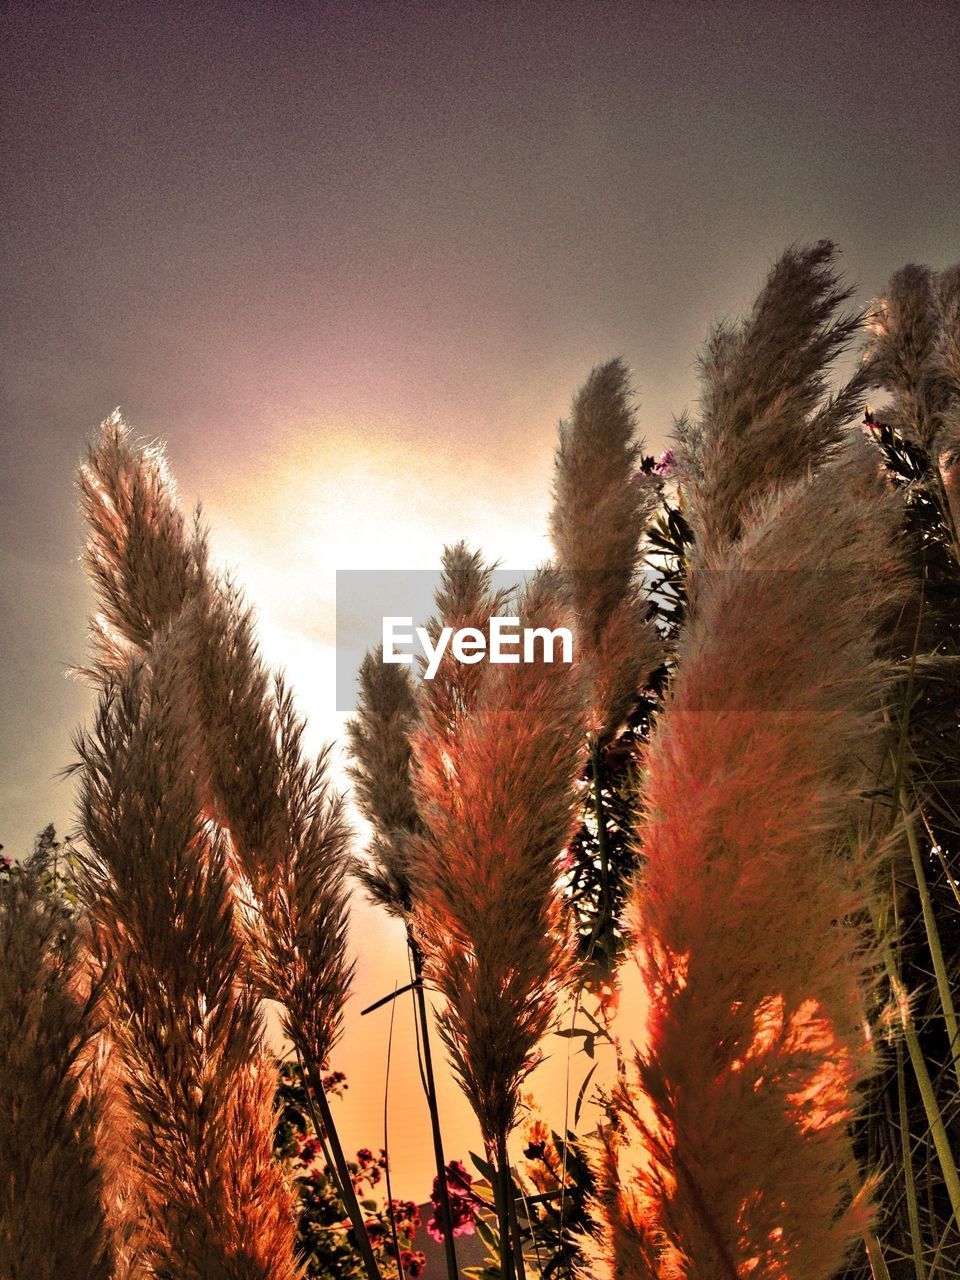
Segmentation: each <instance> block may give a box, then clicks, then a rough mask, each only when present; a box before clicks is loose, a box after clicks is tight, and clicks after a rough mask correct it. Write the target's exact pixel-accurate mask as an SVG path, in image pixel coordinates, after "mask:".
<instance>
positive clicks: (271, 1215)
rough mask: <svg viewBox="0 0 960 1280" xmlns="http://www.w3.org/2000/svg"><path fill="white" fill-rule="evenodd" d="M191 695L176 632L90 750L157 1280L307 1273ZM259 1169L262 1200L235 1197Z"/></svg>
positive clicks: (92, 865)
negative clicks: (298, 1261)
mask: <svg viewBox="0 0 960 1280" xmlns="http://www.w3.org/2000/svg"><path fill="white" fill-rule="evenodd" d="M182 687H183V685H182V673H181V671H180V670H179V659H178V656H177V644H176V641H175V639H174V638H173V637H172V636H163V637H161V638H160V639H158V640H155V641H154V646H153V650H152V654H151V660H150V663H149V664H148V663H145V662H143V661H142V660H134V661H131V662H130V663H129V665H128V667H127V669H126V671H124V672H123V673H122V674H121V675H120V676H118V677H116V678H115V679H113V680H111V681H108V682H107V683H106V684H105V686H104V688H103V690H102V693H101V695H100V700H99V706H98V710H97V715H96V718H95V722H94V725H93V728H92V729H91V730H90V731H89V732H86V733H82V734H81V735H80V736H79V738H78V741H77V750H78V755H79V757H80V762H81V763H80V767H79V777H80V814H81V830H82V834H83V836H84V840H85V842H86V847H87V853H86V854H85V856H84V858H83V863H82V878H81V887H82V892H83V899H84V904H85V906H86V908H87V910H88V912H89V915H90V920H91V925H92V931H93V944H92V945H93V949H94V954H95V956H96V958H97V960H98V961H99V964H100V967H101V968H102V969H103V971H109V973H110V982H109V984H108V988H107V992H108V995H107V999H108V1009H109V1013H110V1027H111V1034H112V1036H113V1038H114V1040H115V1042H116V1045H117V1047H118V1054H119V1057H120V1059H121V1062H122V1083H123V1088H124V1092H125V1094H126V1098H127V1102H128V1106H129V1111H130V1118H131V1127H132V1138H133V1151H132V1152H131V1159H132V1161H133V1163H134V1165H135V1168H136V1170H137V1172H138V1174H139V1176H140V1179H141V1188H142V1201H141V1211H142V1216H143V1220H144V1222H145V1224H146V1228H147V1239H146V1248H145V1255H146V1261H147V1264H148V1267H149V1270H150V1274H152V1275H154V1276H156V1277H158V1280H167V1278H169V1280H194V1278H195V1280H211V1278H212V1277H223V1278H224V1280H227V1278H228V1277H229V1278H230V1280H238V1278H239V1277H244V1278H246V1277H250V1278H251V1280H253V1278H255V1277H258V1276H259V1277H264V1280H266V1278H267V1277H270V1278H271V1280H277V1278H279V1277H290V1280H293V1278H294V1277H295V1276H296V1275H297V1274H298V1268H297V1267H296V1265H295V1263H294V1261H293V1222H292V1205H291V1202H290V1198H289V1194H288V1192H287V1189H286V1187H285V1186H284V1184H283V1182H282V1180H281V1178H280V1174H279V1172H278V1170H277V1169H276V1168H275V1167H274V1166H273V1165H271V1164H270V1163H269V1152H270V1124H269V1120H268V1118H267V1115H266V1114H264V1112H263V1110H262V1107H261V1109H260V1110H259V1111H257V1109H256V1108H255V1107H254V1106H253V1105H252V1098H253V1095H252V1094H251V1092H250V1088H249V1086H248V1083H247V1079H246V1077H247V1073H248V1072H249V1071H250V1070H251V1066H252V1064H253V1063H255V1062H256V1060H257V1059H258V1055H259V1046H260V1040H261V1035H262V1025H261V1021H260V1015H259V1012H258V1008H257V1003H256V1000H255V998H254V997H253V995H252V993H251V992H250V991H249V990H248V989H247V988H246V987H245V986H244V985H243V984H241V983H240V982H238V977H239V975H240V974H241V972H242V966H241V956H242V951H241V942H240V938H239V935H238V931H237V927H236V921H235V917H234V911H233V906H232V901H231V896H230V885H229V878H228V871H227V851H226V847H225V844H224V841H223V840H222V838H221V837H220V836H219V835H218V834H217V833H216V832H215V831H213V830H212V829H211V828H210V827H209V825H208V824H207V823H205V821H204V819H203V816H202V813H201V810H200V804H199V799H198V796H197V792H196V788H195V784H194V778H193V772H192V770H191V766H190V762H191V760H192V759H193V758H194V757H195V751H196V749H195V745H194V743H193V742H192V739H191V733H192V730H191V727H190V724H189V721H188V719H187V717H186V715H185V714H184V706H183V702H182V700H181V698H180V697H179V691H180V689H182ZM254 1153H258V1154H257V1155H256V1158H255V1159H254V1160H253V1161H252V1160H251V1157H252V1156H254ZM241 1166H244V1168H245V1169H246V1172H244V1170H243V1169H241ZM254 1175H255V1178H256V1182H255V1186H252V1187H251V1191H252V1192H253V1193H254V1194H250V1195H247V1196H245V1197H244V1198H243V1199H237V1198H235V1197H234V1195H233V1189H234V1188H235V1186H236V1185H237V1183H238V1181H242V1180H243V1179H244V1178H249V1177H251V1176H254Z"/></svg>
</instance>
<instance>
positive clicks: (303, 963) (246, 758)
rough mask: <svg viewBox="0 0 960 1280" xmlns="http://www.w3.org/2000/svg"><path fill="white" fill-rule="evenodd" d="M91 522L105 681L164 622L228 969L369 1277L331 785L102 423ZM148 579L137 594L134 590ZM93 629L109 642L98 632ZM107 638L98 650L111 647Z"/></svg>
mask: <svg viewBox="0 0 960 1280" xmlns="http://www.w3.org/2000/svg"><path fill="white" fill-rule="evenodd" d="M80 484H81V492H82V494H83V505H84V511H85V514H86V516H87V519H88V523H89V526H90V536H89V540H88V546H87V552H86V561H87V565H88V570H89V572H90V574H91V577H92V578H93V580H94V582H95V584H96V585H97V587H98V589H99V595H100V598H101V616H102V618H103V623H102V624H101V626H100V627H99V629H98V643H97V648H96V658H97V663H98V667H99V669H100V670H101V671H102V672H105V673H107V674H109V673H110V672H112V671H113V670H116V669H122V666H123V663H124V662H125V661H126V662H129V661H131V660H133V659H135V657H136V655H138V654H151V653H152V646H153V645H155V644H156V643H157V637H158V634H161V633H159V632H158V630H157V627H158V626H159V625H160V624H162V623H163V622H164V621H165V620H167V619H173V620H174V621H173V624H172V631H171V635H170V638H169V643H172V644H174V645H175V646H176V647H177V649H178V654H177V660H176V661H175V663H174V664H173V667H172V669H173V670H175V673H176V686H175V687H174V685H173V684H171V686H170V687H169V689H168V690H167V692H168V694H169V696H170V697H171V698H175V699H177V701H178V705H179V706H180V707H181V708H182V709H183V718H184V724H185V725H187V726H188V727H189V732H188V734H187V736H186V738H185V740H184V742H183V744H182V746H183V749H184V750H188V751H190V752H191V753H192V754H191V755H190V757H189V759H190V761H191V764H192V767H193V772H194V777H195V784H194V785H195V790H196V796H197V798H198V802H199V803H200V805H201V808H202V812H203V815H204V818H205V819H206V821H207V822H209V823H213V824H215V831H216V832H217V833H218V834H217V838H218V839H219V840H220V841H221V842H222V848H223V853H222V856H223V860H224V867H225V869H226V874H227V875H228V879H229V882H230V892H231V893H232V894H233V895H234V896H235V897H236V900H237V901H238V903H239V904H240V906H241V908H242V910H241V911H240V914H239V928H240V932H241V935H242V938H243V940H244V944H245V945H244V947H243V951H242V954H241V956H240V957H238V962H239V961H241V960H242V964H241V965H240V968H239V969H238V973H239V972H241V971H242V972H245V973H248V974H249V976H250V978H251V980H252V981H253V982H254V984H255V990H256V994H257V995H259V996H260V997H262V998H268V999H271V1000H275V1001H277V1002H278V1003H279V1004H280V1006H281V1008H282V1011H283V1025H284V1029H285V1031H286V1032H287V1034H288V1035H289V1036H290V1038H291V1040H292V1041H293V1044H294V1045H295V1047H296V1049H297V1052H298V1054H299V1055H300V1058H301V1061H302V1063H303V1067H304V1070H305V1071H306V1072H307V1074H308V1076H309V1078H310V1080H311V1083H312V1084H313V1086H314V1089H315V1092H316V1094H317V1105H318V1107H319V1109H320V1112H321V1116H320V1123H321V1124H322V1127H323V1130H324V1133H323V1137H324V1139H325V1140H326V1141H327V1142H328V1143H329V1144H330V1148H331V1151H332V1160H333V1164H334V1166H335V1171H336V1174H337V1177H338V1182H339V1184H340V1191H341V1195H342V1197H343V1200H344V1204H345V1207H346V1209H347V1211H348V1213H349V1214H350V1217H351V1220H352V1224H353V1227H354V1233H355V1236H356V1238H357V1247H358V1249H359V1250H360V1252H361V1254H362V1255H363V1257H364V1261H365V1264H366V1266H367V1270H368V1274H369V1275H370V1276H371V1277H375V1276H376V1275H377V1274H378V1272H377V1268H376V1263H375V1260H374V1258H373V1254H372V1251H371V1249H370V1243H369V1240H368V1239H367V1235H366V1229H365V1226H364V1221H363V1215H362V1212H361V1210H360V1207H359V1205H358V1203H357V1198H356V1195H355V1193H354V1189H353V1183H352V1180H351V1178H350V1175H349V1171H348V1169H347V1164H346V1159H345V1157H344V1155H343V1151H342V1149H341V1146H340V1142H339V1139H338V1137H337V1134H336V1130H335V1127H334V1124H333V1118H332V1115H331V1114H330V1112H329V1106H328V1103H327V1099H326V1096H325V1094H324V1092H323V1087H322V1069H323V1066H324V1064H325V1063H326V1061H327V1058H328V1057H329V1054H330V1052H331V1050H332V1049H333V1047H334V1045H335V1043H336V1040H337V1038H338V1036H339V1034H340V1031H341V1027H342V1009H343V1005H344V1002H345V1001H346V998H347V995H348V993H349V986H350V979H351V974H352V964H351V963H350V962H349V961H348V960H347V958H346V930H347V890H346V882H345V873H346V867H347V853H348V844H349V840H350V831H349V827H348V824H347V822H346V819H345V815H344V809H343V801H342V799H341V797H339V796H337V795H335V794H334V793H333V791H332V790H331V788H330V786H329V782H328V778H327V756H326V754H323V755H321V757H320V758H319V759H318V760H317V761H314V762H310V761H308V760H307V758H306V757H305V755H304V752H303V750H302V737H303V724H302V722H301V721H300V720H299V718H298V717H297V715H296V713H295V711H294V708H293V703H292V699H291V697H290V695H289V693H288V692H287V690H286V689H285V687H284V685H283V683H282V681H280V680H277V681H275V682H274V681H271V679H270V676H269V674H268V672H267V671H266V669H265V667H264V664H263V662H262V660H261V658H260V655H259V651H258V648H257V644H256V640H255V636H254V623H253V617H252V613H251V611H250V610H249V609H248V608H246V606H245V605H244V603H243V600H242V597H241V595H240V593H239V591H238V590H237V589H236V588H235V587H234V586H233V585H232V584H230V583H228V582H224V581H221V580H219V579H217V578H216V577H215V576H214V575H213V574H212V573H211V571H210V570H209V567H208V565H207V560H206V547H205V538H204V535H203V532H202V530H201V529H200V526H199V522H197V523H196V525H195V527H194V530H193V531H192V532H191V533H188V531H187V527H186V525H185V522H184V521H183V519H182V517H181V516H180V514H179V507H178V504H177V498H176V493H175V491H174V489H173V487H172V483H171V481H170V479H169V477H168V475H167V472H166V467H165V464H164V460H163V457H162V454H160V453H159V451H157V450H153V449H143V448H140V449H138V448H136V447H135V446H133V445H132V444H131V442H130V439H129V435H128V433H127V431H126V428H125V426H124V425H123V423H122V422H121V421H120V420H119V418H117V417H116V416H115V417H114V418H111V419H109V420H108V421H107V422H106V423H105V424H104V426H103V428H102V429H101V434H100V438H99V440H98V441H97V443H96V444H95V446H94V447H93V448H92V449H91V451H90V453H89V455H88V458H87V462H86V464H85V466H84V468H83V469H82V471H81V478H80ZM144 578H146V579H148V580H149V582H150V587H149V590H148V589H145V588H143V587H141V586H140V583H141V580H142V579H144ZM104 636H106V637H107V641H105V640H104V639H103V638H102V637H104ZM108 642H109V643H108Z"/></svg>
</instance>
